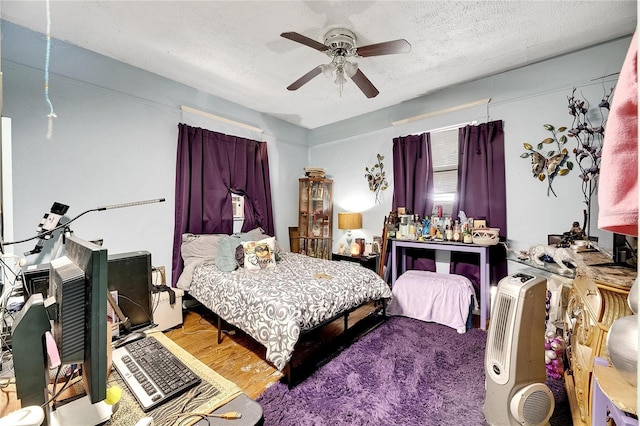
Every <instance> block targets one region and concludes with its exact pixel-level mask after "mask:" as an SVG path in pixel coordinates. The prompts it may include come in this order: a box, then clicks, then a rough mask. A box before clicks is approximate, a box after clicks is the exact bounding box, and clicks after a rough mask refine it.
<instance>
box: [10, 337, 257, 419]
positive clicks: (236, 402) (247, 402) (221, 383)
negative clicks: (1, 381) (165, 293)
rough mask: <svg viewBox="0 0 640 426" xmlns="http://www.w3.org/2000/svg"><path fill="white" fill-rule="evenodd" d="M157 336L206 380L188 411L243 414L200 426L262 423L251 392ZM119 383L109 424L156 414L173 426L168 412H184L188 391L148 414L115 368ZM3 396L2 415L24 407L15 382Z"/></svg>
mask: <svg viewBox="0 0 640 426" xmlns="http://www.w3.org/2000/svg"><path fill="white" fill-rule="evenodd" d="M153 336H154V337H155V338H156V339H158V341H160V343H162V344H163V345H164V346H165V347H167V348H168V349H169V350H170V351H171V353H173V354H174V355H175V356H176V357H177V358H179V359H180V360H181V361H182V362H184V363H185V365H187V366H188V367H189V368H190V369H191V370H193V371H194V372H195V373H196V374H198V375H200V377H201V378H202V383H201V384H200V385H198V387H196V388H195V389H198V390H201V391H202V394H201V396H199V397H198V398H194V399H193V400H192V401H191V403H190V404H189V405H188V406H186V407H185V411H197V412H212V413H226V412H229V411H238V412H240V413H242V417H241V418H240V419H237V420H226V419H219V418H213V417H212V418H208V422H207V420H200V421H199V422H198V423H197V424H198V425H207V424H209V425H228V426H253V425H257V424H262V422H263V413H262V407H261V406H260V404H258V403H257V402H255V401H254V400H252V399H250V398H249V397H247V395H245V394H244V393H243V392H242V390H241V389H240V388H239V387H238V386H237V385H236V384H235V383H233V382H231V381H229V380H227V379H225V378H223V377H222V376H220V375H219V374H217V373H216V372H215V371H213V370H211V369H210V368H209V367H207V366H206V365H205V364H203V363H202V362H201V361H199V360H198V359H197V358H195V357H194V356H192V355H191V354H189V353H188V352H187V351H185V350H184V349H182V348H181V347H180V346H178V345H177V344H175V343H174V342H173V341H171V339H169V338H168V337H166V336H165V335H164V334H162V333H153ZM115 384H117V385H119V386H120V387H121V388H122V390H123V392H122V398H121V399H120V402H119V403H118V405H117V406H116V407H117V408H116V409H115V410H114V413H113V414H112V416H111V419H110V420H109V421H107V422H106V423H105V425H112V426H133V425H134V424H135V423H136V422H137V421H138V420H139V419H141V418H143V417H145V416H152V417H154V421H155V424H156V425H158V426H165V425H166V426H169V425H173V424H174V423H175V422H174V421H173V420H171V421H163V419H164V418H165V417H167V415H168V414H171V413H176V412H180V410H181V408H182V406H183V405H184V404H185V401H186V399H187V394H186V393H185V394H183V395H181V396H178V397H176V398H175V399H172V400H170V401H167V402H166V403H165V404H163V405H160V406H159V407H157V408H154V409H153V410H151V411H149V412H148V413H143V412H142V410H141V409H140V406H139V405H138V403H137V402H136V400H135V398H134V397H133V395H131V393H129V391H128V388H127V386H126V384H124V382H123V381H122V379H121V378H120V376H119V375H118V373H117V371H115V369H113V370H112V371H111V374H110V375H109V379H108V386H112V385H115ZM212 385H214V386H215V387H216V388H218V389H219V390H221V394H220V396H221V397H220V398H219V397H218V396H215V397H212V396H211V395H210V394H209V389H208V388H207V387H209V388H210V387H211V386H212ZM70 392H71V394H70V395H69V396H70V397H71V396H73V395H74V394H75V395H77V394H79V393H80V392H82V384H81V383H80V382H77V383H76V385H74V386H73V388H72V389H70ZM0 395H4V397H3V398H0V417H1V416H4V415H6V414H8V413H9V412H11V411H13V410H16V409H18V408H20V406H19V400H18V399H17V395H16V393H15V385H11V387H10V389H5V390H4V392H2V393H1V394H0ZM176 407H177V408H176ZM192 419H193V421H194V422H195V421H196V420H197V419H196V418H192ZM64 424H65V426H68V423H64ZM77 424H79V425H80V424H83V423H82V418H79V423H77ZM180 424H191V423H188V422H186V419H182V423H180Z"/></svg>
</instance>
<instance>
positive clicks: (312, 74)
mask: <svg viewBox="0 0 640 426" xmlns="http://www.w3.org/2000/svg"><path fill="white" fill-rule="evenodd" d="M321 72H322V71H321V70H320V66H317V67H315V68H314V69H312V70H311V71H309V72H308V73H306V74H305V75H303V76H302V77H300V78H299V79H297V80H296V81H294V82H293V83H291V84H290V85H289V87H287V90H298V89H299V88H301V87H302V86H303V85H304V84H307V83H308V82H309V81H311V79H312V78H314V77H315V76H317V75H318V74H320V73H321Z"/></svg>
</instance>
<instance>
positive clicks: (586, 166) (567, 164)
mask: <svg viewBox="0 0 640 426" xmlns="http://www.w3.org/2000/svg"><path fill="white" fill-rule="evenodd" d="M612 95H613V87H612V88H611V89H610V90H609V92H608V93H606V92H605V94H604V96H603V97H602V100H601V101H600V103H599V104H598V108H597V110H596V109H595V108H590V105H589V102H588V101H587V100H586V99H584V98H583V97H580V96H578V95H577V94H576V88H575V87H574V88H573V91H572V92H571V96H568V97H567V107H568V111H569V115H571V117H572V119H573V121H572V123H571V128H570V129H568V130H567V128H566V127H559V128H558V129H556V128H555V127H554V126H553V125H551V124H545V125H544V128H545V129H547V130H548V131H549V132H551V134H552V137H549V138H546V139H544V140H543V141H542V142H540V143H539V144H538V145H537V146H536V149H534V148H533V146H532V145H531V144H528V143H525V144H524V149H525V150H526V151H525V152H524V153H522V154H521V155H520V157H522V158H529V157H531V164H532V172H533V176H534V177H535V178H537V179H538V180H540V181H541V182H542V181H544V180H545V179H546V181H547V195H549V194H550V193H552V194H553V195H555V196H556V197H557V195H556V193H555V192H554V190H553V188H552V186H551V185H552V183H553V179H554V178H555V177H556V176H557V175H560V176H563V175H566V174H568V173H569V172H570V171H571V170H573V167H574V163H573V162H571V161H569V152H568V151H567V149H566V147H565V144H566V143H567V141H568V140H569V139H568V138H572V139H573V140H575V147H574V148H573V149H572V153H573V155H574V158H575V164H576V165H577V167H578V169H580V176H579V178H580V180H581V181H582V194H583V196H584V202H585V204H586V205H587V210H590V208H591V196H592V195H593V193H594V192H595V190H596V188H597V181H598V175H599V174H600V157H601V156H602V142H603V141H604V128H605V125H606V123H607V117H608V113H609V101H610V99H611V96H612ZM564 132H566V134H562V133H564ZM553 143H555V144H556V145H555V146H554V147H555V148H557V149H555V150H554V149H552V150H551V151H547V152H545V151H543V150H542V148H543V147H544V145H546V144H553Z"/></svg>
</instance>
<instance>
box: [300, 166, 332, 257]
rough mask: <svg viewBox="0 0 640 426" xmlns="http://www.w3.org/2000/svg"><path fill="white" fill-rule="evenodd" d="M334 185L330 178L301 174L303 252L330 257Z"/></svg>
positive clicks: (301, 244) (314, 255) (301, 238)
mask: <svg viewBox="0 0 640 426" xmlns="http://www.w3.org/2000/svg"><path fill="white" fill-rule="evenodd" d="M332 185H333V181H332V180H331V179H324V178H302V179H300V180H299V203H298V233H299V236H300V253H302V254H306V255H307V256H311V257H319V258H323V259H330V258H331V238H332V229H331V228H332V222H333V214H332V213H333V212H332V201H333V200H332V193H331V191H332Z"/></svg>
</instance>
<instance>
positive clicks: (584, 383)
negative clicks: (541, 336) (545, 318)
mask: <svg viewBox="0 0 640 426" xmlns="http://www.w3.org/2000/svg"><path fill="white" fill-rule="evenodd" d="M583 259H584V262H585V263H584V265H581V266H580V267H579V268H578V272H577V274H576V277H575V279H574V280H573V286H572V288H571V290H570V292H569V299H568V303H567V309H566V311H565V314H564V323H565V324H564V330H565V341H566V348H567V349H566V356H567V361H568V364H569V366H568V367H569V368H568V369H567V371H566V373H565V386H566V388H567V394H568V396H569V403H570V405H571V412H572V416H573V423H574V425H591V413H592V399H593V391H594V389H593V388H592V376H593V369H594V359H595V358H596V357H600V358H604V359H608V356H609V354H608V351H607V346H606V339H607V333H608V331H609V327H610V326H611V324H612V323H613V321H615V320H616V319H618V318H620V317H622V316H626V315H631V313H632V312H631V309H630V308H629V305H628V303H627V296H628V294H629V290H630V289H631V285H632V284H633V281H634V279H635V277H636V271H635V270H632V269H626V268H619V267H615V268H611V267H600V266H593V265H598V264H601V263H604V262H607V261H608V260H607V258H606V257H602V258H601V257H600V254H599V253H594V254H583Z"/></svg>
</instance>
